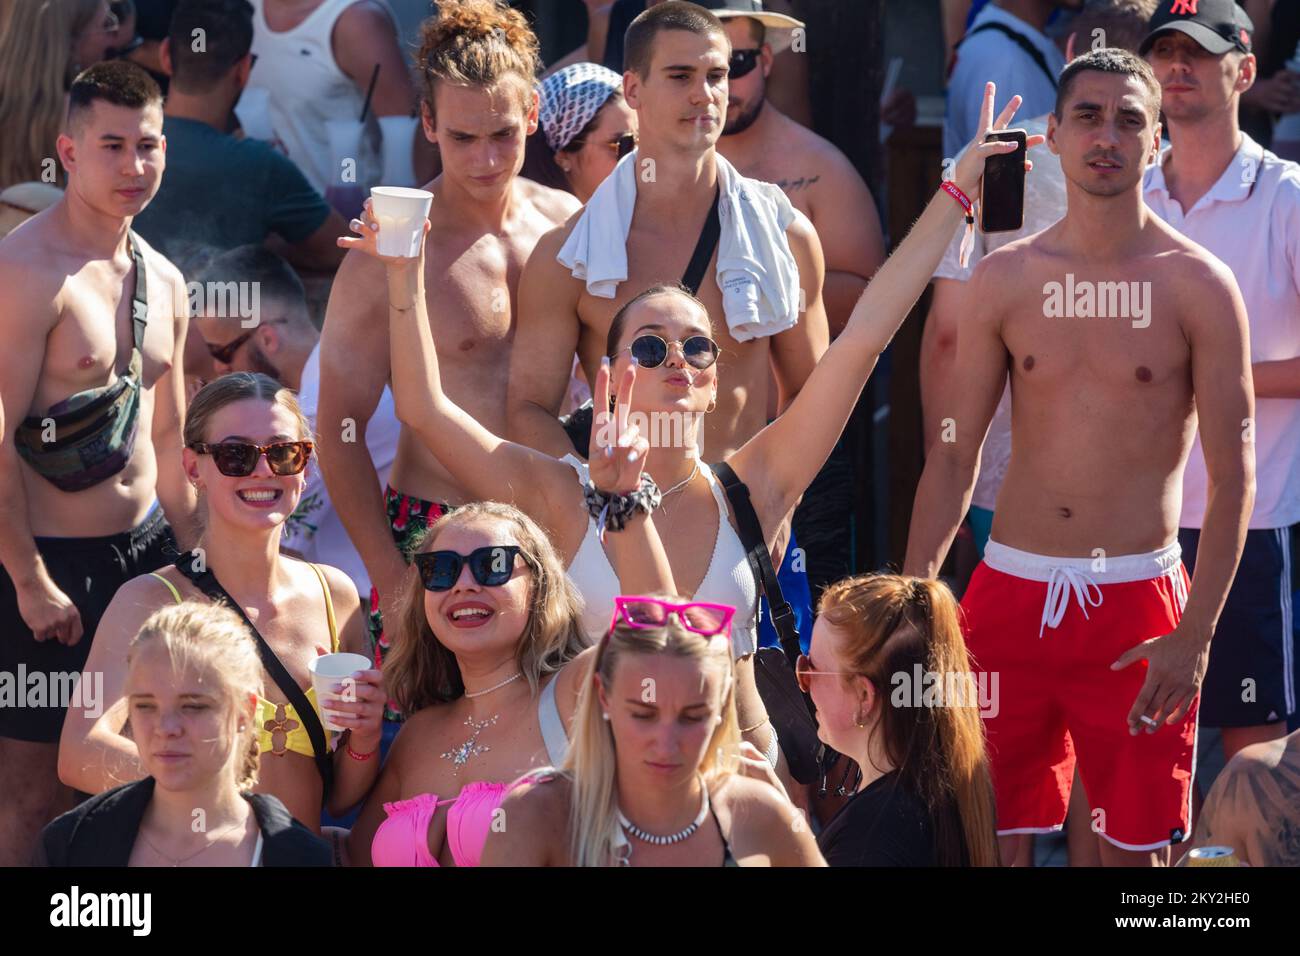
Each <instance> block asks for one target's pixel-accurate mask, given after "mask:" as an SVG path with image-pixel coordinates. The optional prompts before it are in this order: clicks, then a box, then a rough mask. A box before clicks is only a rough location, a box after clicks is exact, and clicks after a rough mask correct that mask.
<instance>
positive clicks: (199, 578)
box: [176, 551, 334, 794]
mask: <svg viewBox="0 0 1300 956" xmlns="http://www.w3.org/2000/svg"><path fill="white" fill-rule="evenodd" d="M199 563H200V562H199V560H198V558H197V556H196V555H195V554H194V552H193V551H187V552H185V553H184V554H182V555H181V556H180V557H179V558H177V559H176V570H177V571H179V572H180V573H181V574H183V575H185V577H186V578H188V579H189V581H190V583H191V584H193V585H194V586H195V587H196V588H198V589H199V590H200V591H202V592H203V593H204V594H206V595H207V596H208V597H210V598H212V600H213V601H218V602H221V603H223V604H225V605H226V606H227V607H229V608H231V609H232V610H234V612H235V613H236V614H238V615H239V616H240V617H241V618H243V619H244V624H246V625H247V626H248V631H249V633H250V634H252V635H253V639H254V640H255V641H257V651H258V654H260V655H261V658H262V666H263V667H265V668H266V672H267V673H268V674H270V675H271V680H273V681H275V685H276V686H277V687H279V688H280V690H281V691H282V692H283V693H284V696H286V697H288V698H289V703H291V704H293V709H294V710H296V711H297V712H298V719H299V720H301V721H302V726H303V729H304V730H306V731H307V736H308V737H310V738H311V749H312V752H313V756H314V757H315V758H316V769H317V770H318V771H320V775H321V780H323V781H324V782H325V793H326V794H328V793H329V790H330V785H331V784H332V783H333V782H334V763H333V761H332V760H331V755H330V749H329V745H328V743H327V741H326V737H325V725H324V724H322V723H321V720H320V715H319V714H317V713H316V708H315V707H313V706H312V705H311V701H309V700H308V699H307V694H306V693H305V692H304V691H303V689H302V688H301V687H299V686H298V682H297V681H295V680H294V679H293V675H292V674H290V673H289V669H288V668H287V667H285V666H284V662H283V661H282V660H280V658H279V656H278V655H277V654H276V653H275V650H274V648H272V647H271V645H270V644H268V643H267V642H266V638H264V637H263V636H262V635H261V634H260V633H259V632H258V630H257V628H256V627H255V626H254V625H253V622H252V621H250V620H249V619H248V615H247V614H245V613H244V609H243V608H242V607H240V606H239V602H238V601H236V600H235V599H234V598H232V597H231V596H230V595H229V594H228V593H226V589H225V588H223V587H222V586H221V582H220V581H218V580H217V576H216V575H215V574H213V573H212V571H211V569H210V568H208V567H207V566H206V565H205V566H204V568H203V570H202V571H199V570H197V569H196V567H195V565H197V564H199Z"/></svg>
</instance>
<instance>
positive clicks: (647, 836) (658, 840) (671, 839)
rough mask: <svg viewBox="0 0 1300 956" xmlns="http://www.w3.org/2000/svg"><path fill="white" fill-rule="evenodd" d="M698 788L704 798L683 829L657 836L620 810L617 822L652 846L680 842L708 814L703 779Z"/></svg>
mask: <svg viewBox="0 0 1300 956" xmlns="http://www.w3.org/2000/svg"><path fill="white" fill-rule="evenodd" d="M700 789H701V790H703V791H704V800H703V802H702V803H701V805H700V812H699V813H697V814H696V815H695V819H694V820H692V821H691V823H690V825H689V826H687V827H686V828H685V829H683V830H678V831H677V832H676V833H670V834H668V835H667V836H657V835H656V834H653V833H647V832H646V831H645V830H642V829H641V828H640V827H639V826H637V825H636V824H635V823H633V822H632V821H631V820H629V819H628V818H627V817H625V816H623V811H622V810H619V811H618V822H619V823H620V824H621V825H622V827H623V829H624V830H626V831H627V832H628V833H630V834H632V835H633V836H634V837H636V838H637V839H638V840H640V841H641V842H642V843H650V844H652V845H654V846H672V844H674V843H681V842H682V841H683V840H685V839H687V838H688V837H690V836H692V835H694V833H695V831H696V830H698V829H699V828H700V824H701V823H703V822H704V818H705V817H707V816H708V815H709V788H708V787H706V786H704V785H703V781H701V785H700Z"/></svg>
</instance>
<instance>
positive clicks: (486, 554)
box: [415, 544, 532, 591]
mask: <svg viewBox="0 0 1300 956" xmlns="http://www.w3.org/2000/svg"><path fill="white" fill-rule="evenodd" d="M516 555H521V556H523V558H524V563H525V564H528V565H529V567H531V566H532V565H531V563H530V562H529V561H528V557H527V555H524V553H523V551H522V550H521V549H520V548H519V547H518V546H517V545H513V544H493V545H488V546H487V547H486V548H475V549H474V550H473V551H471V552H470V553H469V554H459V553H458V552H456V551H426V552H424V553H423V554H417V555H416V556H415V567H416V570H418V571H419V572H420V582H421V583H422V584H423V585H424V589H425V590H426V591H450V590H451V589H452V588H453V587H455V585H456V582H457V581H459V580H460V571H461V568H463V567H465V565H467V564H468V565H469V570H470V573H471V574H473V575H474V580H475V581H477V582H478V583H479V584H481V585H482V586H483V587H485V588H498V587H500V586H501V585H503V584H505V583H506V582H507V581H509V580H510V578H511V577H512V576H513V575H514V573H515V556H516Z"/></svg>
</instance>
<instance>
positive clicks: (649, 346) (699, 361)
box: [620, 332, 721, 369]
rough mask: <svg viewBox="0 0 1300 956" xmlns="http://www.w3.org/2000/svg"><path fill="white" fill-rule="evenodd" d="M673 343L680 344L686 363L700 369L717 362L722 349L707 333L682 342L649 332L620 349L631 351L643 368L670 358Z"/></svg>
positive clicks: (656, 365)
mask: <svg viewBox="0 0 1300 956" xmlns="http://www.w3.org/2000/svg"><path fill="white" fill-rule="evenodd" d="M673 345H680V346H681V347H682V356H683V357H684V358H685V359H686V364H687V365H689V366H691V367H692V368H698V369H706V368H708V367H709V366H710V365H712V364H713V363H714V362H716V361H717V360H718V353H719V352H720V351H721V350H720V349H719V348H718V343H717V342H715V341H713V339H711V338H709V337H708V336H707V335H692V336H691V337H690V338H688V339H686V340H685V341H682V342H669V341H668V340H666V339H665V338H663V337H662V336H659V335H653V334H651V333H649V332H647V333H646V334H645V335H638V336H637V337H636V338H635V339H633V340H632V344H631V345H629V346H627V347H626V349H623V350H620V351H630V352H631V353H632V357H633V358H634V359H636V361H637V364H638V365H640V366H641V367H642V368H658V367H659V366H660V365H663V364H664V362H666V361H667V360H668V349H669V347H670V346H673Z"/></svg>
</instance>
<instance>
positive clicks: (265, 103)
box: [235, 86, 275, 142]
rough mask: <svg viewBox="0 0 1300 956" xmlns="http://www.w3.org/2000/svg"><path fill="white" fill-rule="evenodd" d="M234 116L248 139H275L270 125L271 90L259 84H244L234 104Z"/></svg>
mask: <svg viewBox="0 0 1300 956" xmlns="http://www.w3.org/2000/svg"><path fill="white" fill-rule="evenodd" d="M235 116H237V117H238V118H239V126H240V129H242V130H243V131H244V136H246V137H247V138H248V139H263V140H266V141H268V142H269V141H271V140H273V139H275V128H274V127H273V126H272V125H271V92H270V91H269V90H267V89H266V88H265V87H261V86H246V87H244V91H243V92H242V93H240V94H239V102H238V103H236V104H235Z"/></svg>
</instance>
